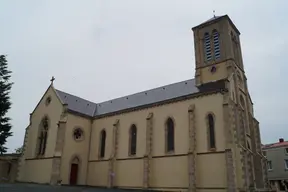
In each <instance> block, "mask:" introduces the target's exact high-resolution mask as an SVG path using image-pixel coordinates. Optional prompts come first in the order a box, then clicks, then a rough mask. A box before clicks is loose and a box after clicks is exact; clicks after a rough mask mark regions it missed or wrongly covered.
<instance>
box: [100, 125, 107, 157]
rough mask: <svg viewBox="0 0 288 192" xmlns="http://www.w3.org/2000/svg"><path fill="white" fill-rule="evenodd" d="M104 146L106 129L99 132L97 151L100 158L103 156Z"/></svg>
mask: <svg viewBox="0 0 288 192" xmlns="http://www.w3.org/2000/svg"><path fill="white" fill-rule="evenodd" d="M105 146H106V131H105V129H103V130H102V131H101V132H100V153H99V157H100V158H104V157H105Z"/></svg>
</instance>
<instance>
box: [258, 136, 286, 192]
mask: <svg viewBox="0 0 288 192" xmlns="http://www.w3.org/2000/svg"><path fill="white" fill-rule="evenodd" d="M262 151H263V154H264V156H265V157H266V158H267V169H268V174H267V175H268V180H269V182H270V184H271V185H272V186H274V187H276V188H277V189H279V190H287V191H288V141H284V139H283V138H280V139H279V142H277V143H272V144H267V145H263V146H262Z"/></svg>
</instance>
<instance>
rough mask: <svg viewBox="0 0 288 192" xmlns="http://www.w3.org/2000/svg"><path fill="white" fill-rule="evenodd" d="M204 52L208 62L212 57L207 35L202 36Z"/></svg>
mask: <svg viewBox="0 0 288 192" xmlns="http://www.w3.org/2000/svg"><path fill="white" fill-rule="evenodd" d="M204 52H205V58H206V61H210V60H211V59H212V55H211V42H210V35H209V33H205V34H204Z"/></svg>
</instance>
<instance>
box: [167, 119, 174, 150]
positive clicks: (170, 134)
mask: <svg viewBox="0 0 288 192" xmlns="http://www.w3.org/2000/svg"><path fill="white" fill-rule="evenodd" d="M165 132H166V134H165V135H166V152H173V151H174V150H175V124H174V121H173V119H172V118H171V117H168V119H167V120H166V122H165Z"/></svg>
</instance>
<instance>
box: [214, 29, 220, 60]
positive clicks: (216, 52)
mask: <svg viewBox="0 0 288 192" xmlns="http://www.w3.org/2000/svg"><path fill="white" fill-rule="evenodd" d="M213 43H214V57H215V59H219V58H220V42H219V33H218V32H217V31H216V30H214V31H213Z"/></svg>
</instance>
